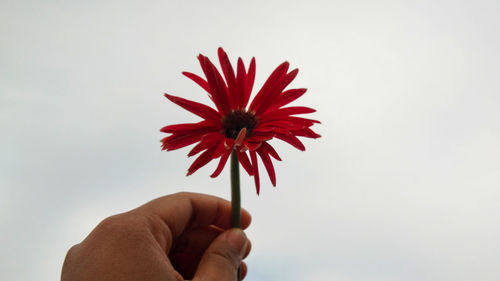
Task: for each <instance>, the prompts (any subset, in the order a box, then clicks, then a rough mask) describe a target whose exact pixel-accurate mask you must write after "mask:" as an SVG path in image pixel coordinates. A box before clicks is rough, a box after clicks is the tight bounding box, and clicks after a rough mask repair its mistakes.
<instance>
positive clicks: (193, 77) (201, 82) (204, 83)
mask: <svg viewBox="0 0 500 281" xmlns="http://www.w3.org/2000/svg"><path fill="white" fill-rule="evenodd" d="M182 74H184V76H186V77H187V78H189V79H191V80H193V81H194V82H195V83H196V84H198V85H200V87H202V88H203V89H204V90H205V91H207V92H208V94H209V95H210V96H212V94H211V93H210V87H208V82H207V81H205V79H203V78H201V77H200V76H198V75H196V74H194V73H191V72H186V71H184V72H182Z"/></svg>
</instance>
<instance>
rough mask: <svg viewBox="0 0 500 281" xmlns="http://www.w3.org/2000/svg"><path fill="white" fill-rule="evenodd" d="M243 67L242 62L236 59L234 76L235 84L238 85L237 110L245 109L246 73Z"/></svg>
mask: <svg viewBox="0 0 500 281" xmlns="http://www.w3.org/2000/svg"><path fill="white" fill-rule="evenodd" d="M245 71H246V70H245V65H244V64H243V60H241V58H238V66H237V74H236V84H237V85H238V86H237V87H238V99H237V100H238V104H237V108H239V109H244V108H245V107H246V103H245V102H244V101H245V97H246V96H245V93H246V92H245V91H246V90H245V84H246V83H245V80H246V76H247V74H246V72H245Z"/></svg>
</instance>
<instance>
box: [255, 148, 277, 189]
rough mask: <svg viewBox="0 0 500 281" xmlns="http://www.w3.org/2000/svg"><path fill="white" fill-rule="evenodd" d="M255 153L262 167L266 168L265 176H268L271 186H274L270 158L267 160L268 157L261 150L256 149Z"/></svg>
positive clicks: (274, 175)
mask: <svg viewBox="0 0 500 281" xmlns="http://www.w3.org/2000/svg"><path fill="white" fill-rule="evenodd" d="M257 153H258V154H259V155H260V159H262V163H264V167H266V170H267V174H268V175H269V179H270V180H271V183H272V184H273V186H276V172H275V171H274V166H273V162H272V161H271V158H269V155H268V154H267V153H266V152H264V151H262V149H258V150H257Z"/></svg>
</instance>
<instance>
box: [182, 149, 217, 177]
mask: <svg viewBox="0 0 500 281" xmlns="http://www.w3.org/2000/svg"><path fill="white" fill-rule="evenodd" d="M217 146H218V145H213V146H212V147H210V148H209V149H207V150H205V151H204V152H203V153H202V154H201V155H200V156H198V158H196V160H194V162H193V164H191V166H190V167H189V169H188V172H187V176H189V175H191V174H193V173H194V172H196V171H197V170H198V169H199V168H201V167H203V166H205V165H206V164H208V162H210V161H212V159H213V157H212V156H213V154H214V152H215V150H216V149H217Z"/></svg>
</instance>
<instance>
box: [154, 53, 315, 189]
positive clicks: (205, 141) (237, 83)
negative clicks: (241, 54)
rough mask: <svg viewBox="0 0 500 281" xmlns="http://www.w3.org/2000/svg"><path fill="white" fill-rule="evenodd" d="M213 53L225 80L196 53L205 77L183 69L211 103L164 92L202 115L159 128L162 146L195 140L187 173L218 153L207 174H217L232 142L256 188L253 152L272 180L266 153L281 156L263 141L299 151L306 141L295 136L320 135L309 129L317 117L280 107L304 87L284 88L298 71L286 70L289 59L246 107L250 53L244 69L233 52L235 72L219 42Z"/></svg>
mask: <svg viewBox="0 0 500 281" xmlns="http://www.w3.org/2000/svg"><path fill="white" fill-rule="evenodd" d="M218 53H219V61H220V65H221V68H222V73H223V74H224V78H225V80H224V79H223V78H222V76H221V74H220V72H219V71H218V70H217V69H216V67H215V66H214V65H213V64H212V62H210V60H209V59H208V58H207V57H205V56H203V55H201V54H200V55H199V56H198V60H199V61H200V65H201V68H202V69H203V73H204V74H205V77H206V80H205V79H203V78H201V77H199V76H197V75H196V74H193V73H190V72H183V74H184V75H185V76H187V77H188V78H190V79H191V80H193V81H194V82H196V83H197V84H198V85H200V86H201V87H202V88H203V89H205V91H207V92H208V95H209V97H210V99H211V100H212V101H213V102H214V104H215V107H216V109H213V108H211V107H209V106H206V105H204V104H201V103H197V102H194V101H190V100H186V99H183V98H180V97H176V96H172V95H169V94H165V96H166V97H167V98H168V99H169V100H170V101H172V102H173V103H175V104H177V105H179V106H181V107H183V108H184V109H186V110H188V111H190V112H192V113H194V114H196V115H198V116H200V117H201V118H203V121H201V122H198V123H189V124H176V125H169V126H166V127H164V128H162V129H161V132H163V133H168V134H171V135H170V136H168V137H166V138H164V139H162V140H161V142H162V148H163V149H162V150H167V151H168V150H174V149H178V148H181V147H185V146H188V145H191V144H194V143H197V144H196V145H195V146H194V147H193V148H192V149H191V151H190V152H189V154H188V156H193V155H196V154H198V153H200V152H201V154H200V156H198V158H196V160H195V161H194V162H193V164H192V165H191V166H190V167H189V169H188V173H187V175H191V174H192V173H194V172H196V171H197V170H198V169H199V168H201V167H203V166H204V165H206V164H207V163H208V162H210V161H211V160H212V159H217V158H220V160H219V164H218V166H217V168H216V169H215V171H214V172H213V174H212V175H211V177H217V176H218V175H219V174H220V173H221V172H222V169H223V168H224V166H225V164H226V162H227V159H228V158H229V155H230V154H231V151H232V150H233V148H235V149H236V151H237V154H238V160H239V162H240V163H241V165H242V166H243V168H244V169H245V170H246V171H247V173H248V174H249V175H250V176H254V179H255V186H256V189H257V194H258V193H259V191H260V183H259V168H258V165H257V155H259V156H260V158H261V160H262V162H263V163H264V167H265V168H266V170H267V173H268V174H269V178H270V180H271V183H272V184H273V186H276V174H275V172H274V167H273V163H272V161H271V157H273V158H274V159H276V160H278V161H281V158H280V157H279V155H278V153H276V151H275V150H274V148H273V147H272V146H271V145H270V144H269V143H268V141H269V140H271V139H273V138H277V139H280V140H282V141H285V142H287V143H289V144H291V145H292V146H294V147H296V148H297V149H300V150H302V151H303V150H305V147H304V145H303V144H302V142H301V141H300V140H299V139H298V138H297V137H307V138H319V137H320V135H318V134H316V133H315V132H313V130H311V129H310V127H311V126H312V125H313V124H314V123H319V121H316V120H312V119H306V118H302V117H296V116H295V115H297V114H305V113H312V112H315V110H314V109H311V108H308V107H302V106H290V107H283V106H285V105H287V104H289V103H290V102H292V101H294V100H296V99H297V98H299V97H300V96H302V95H303V94H304V93H305V92H306V89H290V90H286V91H284V90H285V88H286V87H287V86H288V84H290V82H292V80H293V79H294V78H295V76H297V73H298V69H294V70H292V71H290V72H288V66H289V63H288V62H284V63H282V64H281V65H279V66H278V67H277V68H276V69H275V70H274V71H273V73H272V74H271V76H269V78H268V79H267V81H266V82H265V83H264V85H263V86H262V88H261V89H260V91H259V92H258V93H257V95H256V96H255V98H254V99H253V100H252V102H251V103H250V106H248V107H247V104H248V102H249V100H250V94H251V92H252V87H253V83H254V78H255V58H252V61H251V62H250V66H249V68H248V71H247V70H246V69H245V66H244V64H243V61H242V60H241V58H238V65H237V72H236V74H235V72H234V70H233V67H232V66H231V63H230V62H229V59H228V56H227V54H226V53H225V52H224V50H223V49H222V48H219V50H218ZM247 151H248V152H249V154H250V158H249V157H248V155H247ZM270 156H271V157H270Z"/></svg>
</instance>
